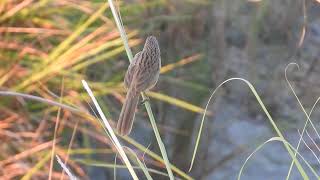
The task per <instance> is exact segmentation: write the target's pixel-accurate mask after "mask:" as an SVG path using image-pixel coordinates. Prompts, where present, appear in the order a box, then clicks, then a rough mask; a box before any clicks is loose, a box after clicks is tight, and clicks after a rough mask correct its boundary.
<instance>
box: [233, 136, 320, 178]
mask: <svg viewBox="0 0 320 180" xmlns="http://www.w3.org/2000/svg"><path fill="white" fill-rule="evenodd" d="M272 141H281V142H283V143H285V144H288V145H289V146H290V148H292V149H294V150H295V153H297V154H298V155H299V157H301V159H302V160H303V161H304V162H305V163H306V165H307V166H308V167H309V169H310V170H311V171H312V173H313V174H314V175H315V176H316V177H317V178H318V179H319V175H318V174H317V172H316V171H315V170H314V169H313V168H312V166H311V165H310V164H309V163H308V162H307V161H306V160H305V159H304V157H303V156H302V155H301V154H300V153H299V152H298V149H295V148H294V147H293V146H292V145H291V144H290V143H289V142H288V141H286V140H285V139H283V138H280V137H272V138H270V139H269V140H267V141H265V142H264V143H262V144H260V145H259V146H258V147H257V148H256V149H255V150H254V151H253V152H252V153H251V154H250V155H249V156H248V157H247V159H246V160H245V162H244V163H243V164H242V166H241V168H240V171H239V174H238V180H240V178H241V174H242V172H243V169H244V167H245V166H246V164H247V163H248V161H249V159H250V158H251V157H252V156H253V155H254V154H255V153H257V152H258V151H259V150H260V149H261V148H262V147H263V146H264V145H266V144H267V143H269V142H272Z"/></svg>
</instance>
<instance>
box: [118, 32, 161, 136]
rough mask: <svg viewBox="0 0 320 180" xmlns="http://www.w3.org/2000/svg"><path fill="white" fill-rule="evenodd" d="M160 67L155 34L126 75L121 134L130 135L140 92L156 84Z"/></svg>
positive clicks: (136, 56) (119, 125)
mask: <svg viewBox="0 0 320 180" xmlns="http://www.w3.org/2000/svg"><path fill="white" fill-rule="evenodd" d="M160 68H161V57H160V48H159V44H158V41H157V39H156V38H155V37H154V36H149V37H148V38H147V40H146V42H145V44H144V47H143V50H142V51H140V52H138V53H137V54H136V55H135V56H134V58H133V61H132V62H131V64H130V65H129V67H128V70H127V72H126V75H125V77H124V85H125V87H126V89H127V90H128V91H127V95H126V100H125V102H124V104H123V106H122V109H121V113H120V116H119V120H118V124H117V129H118V133H119V134H120V135H122V136H124V135H128V134H129V133H130V132H131V129H132V124H133V121H134V115H135V111H136V108H137V105H138V102H139V97H140V93H141V92H143V91H146V90H149V89H151V88H152V87H154V86H155V85H156V83H157V81H158V78H159V74H160Z"/></svg>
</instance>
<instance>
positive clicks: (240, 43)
mask: <svg viewBox="0 0 320 180" xmlns="http://www.w3.org/2000/svg"><path fill="white" fill-rule="evenodd" d="M115 3H116V5H117V7H118V10H119V11H120V14H121V17H122V21H123V24H124V25H125V28H126V33H127V35H128V38H129V45H130V46H131V48H132V51H133V53H136V52H138V51H140V49H141V48H142V46H143V43H144V39H145V38H146V37H147V36H148V35H154V36H156V37H157V38H158V40H159V43H160V48H161V57H162V64H163V69H162V75H161V77H160V79H159V81H158V84H157V86H156V87H155V88H154V89H153V91H152V92H150V93H148V95H149V96H150V98H151V104H152V107H153V111H154V114H155V116H156V120H157V124H158V128H159V130H160V133H161V136H162V138H163V140H164V143H165V146H166V148H167V151H168V155H169V159H170V162H171V163H172V164H174V165H175V166H176V167H177V168H178V169H180V170H181V171H184V172H187V171H188V168H189V163H190V160H191V155H192V150H193V147H194V140H195V137H196V134H197V132H198V127H199V122H200V120H201V116H202V113H203V111H204V109H203V107H205V104H206V102H207V100H208V97H209V96H210V93H211V92H212V90H213V89H214V88H215V87H216V86H217V85H219V84H220V83H221V82H222V81H223V80H225V79H227V78H231V77H242V78H245V79H247V80H249V81H250V82H251V83H252V84H254V86H255V87H256V88H257V90H258V93H259V94H260V95H261V97H262V99H263V100H264V102H265V104H266V105H267V108H268V109H269V111H270V112H271V114H272V115H273V116H274V117H275V119H276V120H277V124H279V126H280V128H281V129H282V130H283V131H284V132H285V134H286V136H287V137H288V139H289V140H292V141H293V143H295V142H297V140H298V132H297V129H300V128H301V127H303V124H304V120H305V117H304V115H303V113H302V112H301V110H300V108H299V106H298V105H297V102H296V100H295V98H294V96H293V95H292V93H291V91H290V89H289V88H288V87H287V84H286V82H285V79H284V69H285V67H286V65H287V64H289V63H290V62H296V63H298V64H299V65H300V69H299V71H298V70H297V69H294V68H289V79H290V80H291V82H292V83H293V84H294V87H295V90H296V92H297V94H298V96H299V97H300V98H301V101H302V103H303V105H304V106H305V108H306V109H307V110H308V109H310V108H311V107H312V105H313V103H314V101H315V100H316V98H317V94H319V88H320V84H319V83H318V81H317V80H318V78H319V71H320V68H319V63H318V62H319V61H318V57H319V45H320V19H319V17H320V16H319V15H320V8H319V4H318V3H317V1H312V0H296V1H292V0H281V1H279V0H268V1H245V0H237V1H224V0H215V1H211V0H150V1H145V0H124V1H115ZM128 64H129V61H128V59H127V56H126V54H125V50H124V47H123V43H122V40H121V38H120V36H119V33H118V30H117V28H116V26H115V23H114V21H113V18H112V14H111V11H110V9H109V7H108V4H107V3H106V1H102V0H92V1H89V0H1V1H0V85H1V90H2V91H16V92H21V93H25V94H30V95H35V96H40V97H43V98H45V99H50V100H53V101H56V102H61V103H63V104H67V105H69V106H72V107H77V108H80V109H88V110H89V111H91V114H93V115H94V110H92V109H90V104H91V103H90V99H89V98H88V96H87V94H86V92H85V91H84V89H83V87H82V84H81V80H82V79H86V80H87V81H88V82H89V84H90V87H91V88H92V89H93V91H94V92H95V95H96V97H97V98H98V100H99V103H100V104H101V106H102V108H103V110H104V113H105V114H106V116H107V118H108V119H110V121H111V122H112V124H113V125H114V124H115V122H116V120H117V117H118V115H119V112H120V110H121V106H122V103H123V101H124V98H125V90H124V88H123V85H122V81H123V76H124V73H125V71H126V69H127V67H128ZM213 101H214V102H213V103H211V104H210V106H209V111H210V113H209V115H208V116H207V122H206V124H205V130H204V132H203V136H202V138H203V139H202V140H201V147H200V150H199V152H198V153H199V155H198V156H197V158H196V164H195V166H194V168H193V170H192V171H191V172H190V173H187V174H189V175H190V177H193V178H195V179H234V178H235V177H236V175H237V172H238V171H239V168H240V167H241V164H242V163H243V161H244V159H245V158H246V157H247V155H248V152H250V148H251V150H252V147H255V146H257V144H259V143H261V142H264V141H265V140H266V138H268V137H269V138H270V137H272V134H273V132H272V130H271V128H269V126H270V125H269V124H268V122H267V121H266V118H265V115H264V114H263V112H262V111H261V109H260V107H259V106H258V105H257V102H256V100H255V98H254V97H253V96H252V93H251V92H250V91H249V90H248V88H247V87H246V86H244V85H243V83H238V82H234V83H232V84H229V85H227V86H224V87H223V89H222V90H220V91H219V92H218V94H217V95H216V96H215V98H214V100H213ZM0 105H1V106H0V111H1V115H0V116H1V120H0V139H1V141H2V143H1V145H0V152H1V154H0V167H1V170H0V176H1V177H0V179H20V178H25V179H30V178H31V179H47V178H48V177H49V176H48V174H49V172H52V174H51V175H50V177H51V178H52V179H63V176H62V170H61V168H60V166H59V165H58V164H57V162H56V160H50V159H51V151H52V150H53V148H52V145H53V143H54V142H55V141H56V143H55V153H56V154H58V155H59V156H60V157H61V158H62V159H63V160H64V161H67V164H68V166H69V167H70V168H71V170H72V171H73V172H74V174H75V175H77V176H78V177H81V179H111V178H112V177H113V171H114V170H113V167H114V159H115V155H116V150H115V149H114V148H112V146H111V142H110V140H108V138H107V137H106V136H105V135H104V133H103V130H102V128H101V126H100V124H99V123H98V121H96V120H95V119H93V118H89V117H86V116H83V115H81V114H77V113H74V112H70V111H69V110H67V109H61V108H59V107H56V106H52V105H48V104H46V103H43V102H37V101H30V100H27V99H23V98H21V97H6V96H1V102H0ZM316 115H319V112H318V111H317V110H315V112H314V115H313V116H314V117H317V116H316ZM317 120H318V119H316V118H315V122H317V124H319V123H318V122H319V121H317ZM237 123H242V124H237ZM243 123H245V124H243ZM241 127H243V128H241ZM317 127H318V128H319V126H317ZM261 128H262V129H261ZM251 130H252V134H250V133H249V134H247V133H248V132H249V131H251ZM314 134H315V133H314V132H311V131H310V136H311V137H314ZM55 138H56V139H55ZM238 138H239V139H238ZM241 138H242V139H243V141H241ZM53 139H55V140H53ZM311 139H312V138H311ZM313 139H315V138H313ZM315 141H316V142H317V143H319V139H315ZM123 143H124V144H125V145H127V146H129V147H130V148H132V149H133V150H134V151H135V152H136V153H137V154H138V155H139V157H141V159H142V158H144V160H145V162H146V164H147V166H148V167H151V168H155V169H157V170H159V171H163V172H166V171H165V169H163V168H164V165H163V164H162V163H159V162H158V161H156V160H155V159H154V157H152V156H150V154H148V153H147V155H146V156H143V154H144V151H143V150H142V149H141V148H138V147H137V146H138V145H139V144H140V145H143V146H144V147H145V148H146V147H148V149H150V150H151V151H153V152H155V153H157V154H160V152H159V149H158V145H157V143H156V140H155V138H154V136H153V132H152V129H151V126H150V123H149V121H148V118H147V115H146V112H145V109H144V107H143V106H141V107H139V110H138V113H137V115H136V121H135V124H134V128H133V132H132V133H131V135H130V137H127V138H124V141H123ZM135 143H138V145H137V144H135ZM308 143H310V142H307V144H308ZM315 147H317V146H316V145H315V146H314V147H313V148H315ZM217 148H218V149H217ZM219 148H220V149H219ZM302 149H303V150H302V151H305V152H306V153H307V154H309V153H310V152H308V149H307V148H306V147H304V148H302ZM272 150H273V151H275V150H274V149H272ZM272 150H271V151H272ZM277 151H278V150H277ZM279 151H283V149H280V150H279ZM266 153H267V154H268V152H266ZM284 154H285V153H284ZM318 155H319V153H318ZM259 157H263V155H261V156H259ZM259 157H257V158H256V159H259ZM274 158H277V160H278V161H279V162H275V163H274V162H273V161H272V163H270V164H268V163H267V164H259V165H260V166H263V167H262V169H263V168H264V167H270V168H271V167H273V168H271V169H267V170H262V171H261V172H258V171H253V170H252V171H250V168H249V170H248V175H247V176H246V178H244V179H257V178H259V177H260V178H259V179H261V177H263V174H272V173H274V174H273V175H272V176H271V179H272V177H273V178H275V179H281V178H284V177H285V175H286V173H287V171H288V167H289V165H290V162H289V161H288V159H289V157H286V155H284V158H285V159H284V163H282V161H281V159H278V158H279V157H274ZM280 158H281V157H280ZM271 159H272V158H271ZM314 159H315V158H312V157H311V160H314ZM277 160H275V161H277ZM119 162H120V160H118V163H119ZM235 162H238V164H237V163H235ZM239 163H240V165H239ZM52 164H53V165H52ZM279 164H280V166H279ZM97 166H104V167H97ZM283 166H284V168H282V167H283ZM315 167H319V164H316V165H315ZM251 168H254V166H252V167H251ZM318 169H319V168H318ZM250 173H251V174H250ZM117 174H118V176H117V177H118V178H119V179H127V178H129V174H128V171H127V170H126V169H125V168H120V170H117ZM139 175H141V177H143V174H139ZM176 175H177V177H180V178H182V179H184V178H185V177H181V176H180V174H179V173H177V172H176ZM293 176H294V177H296V178H297V179H299V175H298V174H296V176H295V175H294V174H293ZM64 178H65V179H66V178H67V177H66V175H64ZM154 178H155V179H167V177H164V176H162V175H159V174H154ZM265 178H268V177H265ZM262 179H263V178H262Z"/></svg>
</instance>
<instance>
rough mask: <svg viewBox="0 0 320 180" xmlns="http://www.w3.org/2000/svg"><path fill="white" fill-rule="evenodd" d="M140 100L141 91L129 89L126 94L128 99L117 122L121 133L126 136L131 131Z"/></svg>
mask: <svg viewBox="0 0 320 180" xmlns="http://www.w3.org/2000/svg"><path fill="white" fill-rule="evenodd" d="M138 102H139V93H134V92H133V91H132V90H129V91H128V93H127V96H126V100H125V102H124V104H123V106H122V109H121V113H120V116H119V120H118V124H117V130H118V133H119V134H120V135H122V136H125V135H128V134H129V133H130V132H131V129H132V124H133V120H134V114H135V111H136V108H137V105H138Z"/></svg>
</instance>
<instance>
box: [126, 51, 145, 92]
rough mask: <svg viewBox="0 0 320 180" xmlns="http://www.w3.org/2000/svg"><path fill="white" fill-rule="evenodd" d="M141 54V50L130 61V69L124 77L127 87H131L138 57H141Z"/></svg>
mask: <svg viewBox="0 0 320 180" xmlns="http://www.w3.org/2000/svg"><path fill="white" fill-rule="evenodd" d="M140 54H141V51H140V52H138V53H137V54H136V55H135V56H134V58H133V60H132V62H131V63H130V65H129V67H128V70H127V72H126V75H125V77H124V86H125V87H126V88H129V87H130V84H131V82H132V77H133V73H134V71H135V70H134V69H135V67H136V63H137V59H138V58H139V56H140Z"/></svg>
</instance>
